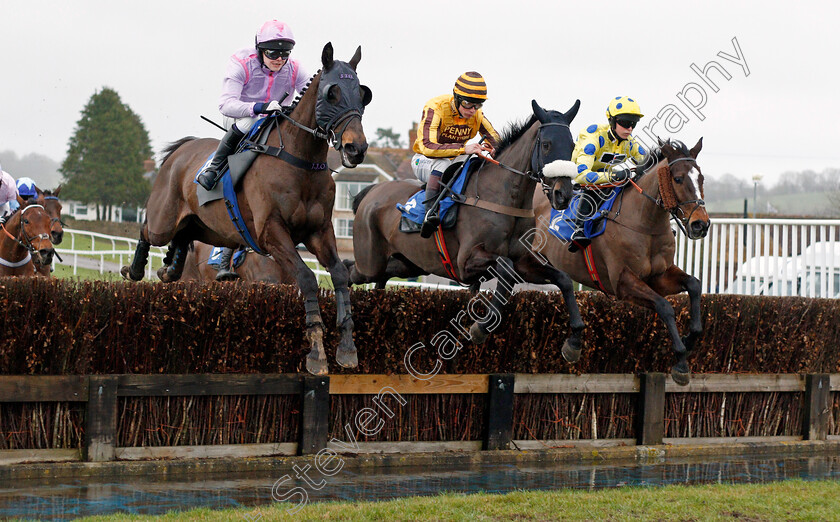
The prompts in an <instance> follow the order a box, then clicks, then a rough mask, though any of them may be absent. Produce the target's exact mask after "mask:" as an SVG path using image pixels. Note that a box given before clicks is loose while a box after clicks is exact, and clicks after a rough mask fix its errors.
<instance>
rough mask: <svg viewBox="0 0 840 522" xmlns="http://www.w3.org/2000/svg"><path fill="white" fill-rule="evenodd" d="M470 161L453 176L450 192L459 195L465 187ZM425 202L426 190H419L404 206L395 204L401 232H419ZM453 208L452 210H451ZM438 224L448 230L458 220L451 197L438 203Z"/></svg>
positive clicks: (456, 208) (424, 214)
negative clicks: (398, 213) (398, 212)
mask: <svg viewBox="0 0 840 522" xmlns="http://www.w3.org/2000/svg"><path fill="white" fill-rule="evenodd" d="M469 166H470V159H467V161H466V162H465V163H464V164H463V165H462V166H461V169H460V170H459V171H458V172H457V173H456V174H455V176H454V180H453V182H452V185H451V186H452V191H453V192H455V193H456V194H461V193H462V192H463V190H464V187H465V186H466V181H467V177H468V176H467V173H468V171H469ZM425 200H426V190H425V189H420V191H419V192H416V193H415V194H414V195H413V196H411V197H410V198H408V201H406V202H405V204H402V203H397V209H398V210H399V211H400V212H401V213H402V218H401V219H400V231H401V232H408V233H413V232H420V229H421V228H422V225H423V219H424V218H425V217H426V207H425V205H424V204H423V201H425ZM453 207H454V208H453ZM450 210H451V211H450ZM438 211H439V213H440V223H441V225H442V226H443V228H445V229H448V228H452V227H454V226H455V222H456V221H457V220H458V207H457V206H455V201H453V200H452V197H451V196H446V197H445V198H443V199H442V200H441V201H440V208H439V209H438Z"/></svg>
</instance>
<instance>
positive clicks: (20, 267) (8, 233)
mask: <svg viewBox="0 0 840 522" xmlns="http://www.w3.org/2000/svg"><path fill="white" fill-rule="evenodd" d="M18 200H19V201H20V202H21V206H20V208H19V209H18V210H16V211H15V212H14V213H13V214H12V215H11V217H9V219H8V220H7V221H6V223H5V224H4V225H0V229H2V232H0V276H34V275H36V274H35V268H34V266H33V265H32V261H33V260H34V259H37V260H38V262H39V263H40V264H41V265H43V266H46V267H47V270H49V265H50V263H52V258H53V255H54V254H55V250H54V249H53V244H52V241H51V240H50V238H51V235H50V223H51V222H50V215H49V214H47V211H46V210H44V207H43V206H41V205H38V204H37V203H35V202H34V201H31V200H30V201H29V202H24V201H21V200H20V199H18Z"/></svg>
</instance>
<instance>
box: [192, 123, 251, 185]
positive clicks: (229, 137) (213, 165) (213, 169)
mask: <svg viewBox="0 0 840 522" xmlns="http://www.w3.org/2000/svg"><path fill="white" fill-rule="evenodd" d="M244 135H245V134H244V133H242V132H239V129H237V128H236V126H233V127H231V128H230V130H229V131H227V133H226V134H225V135H224V136H223V137H222V141H220V142H219V147H218V148H217V149H216V154H214V155H213V159H212V160H211V161H210V165H208V166H207V168H206V169H204V172H202V173H201V174H199V175H198V178H197V179H196V181H198V184H199V185H201V186H202V187H204V189H205V190H213V187H215V186H216V183H218V182H219V178H221V177H222V174H223V173H224V171H223V170H222V164H223V163H224V162H225V160H226V159H227V157H228V156H230V155H231V154H233V153H234V152H236V147H237V146H238V145H239V140H241V139H242V136H244Z"/></svg>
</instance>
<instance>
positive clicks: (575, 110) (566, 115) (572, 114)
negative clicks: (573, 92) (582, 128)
mask: <svg viewBox="0 0 840 522" xmlns="http://www.w3.org/2000/svg"><path fill="white" fill-rule="evenodd" d="M578 109H580V100H575V104H574V105H572V108H571V109H569V110H568V111H566V112H565V113H564V114H563V118H565V120H566V123H572V120H574V119H575V116H577V113H578Z"/></svg>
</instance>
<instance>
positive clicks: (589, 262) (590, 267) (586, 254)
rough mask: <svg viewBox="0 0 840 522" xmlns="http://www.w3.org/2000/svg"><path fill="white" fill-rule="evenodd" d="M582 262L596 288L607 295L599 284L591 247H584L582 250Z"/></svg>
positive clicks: (602, 285)
mask: <svg viewBox="0 0 840 522" xmlns="http://www.w3.org/2000/svg"><path fill="white" fill-rule="evenodd" d="M583 261H584V262H585V263H586V270H587V271H588V272H589V277H590V278H591V279H592V280H593V281H595V283H597V284H598V288H600V289H601V291H602V292H604V293H605V294H606V293H608V292H607V289H606V288H604V284H603V283H601V277H600V276H599V275H598V269H597V268H596V267H595V257H594V256H593V255H592V245H586V248H584V249H583Z"/></svg>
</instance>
